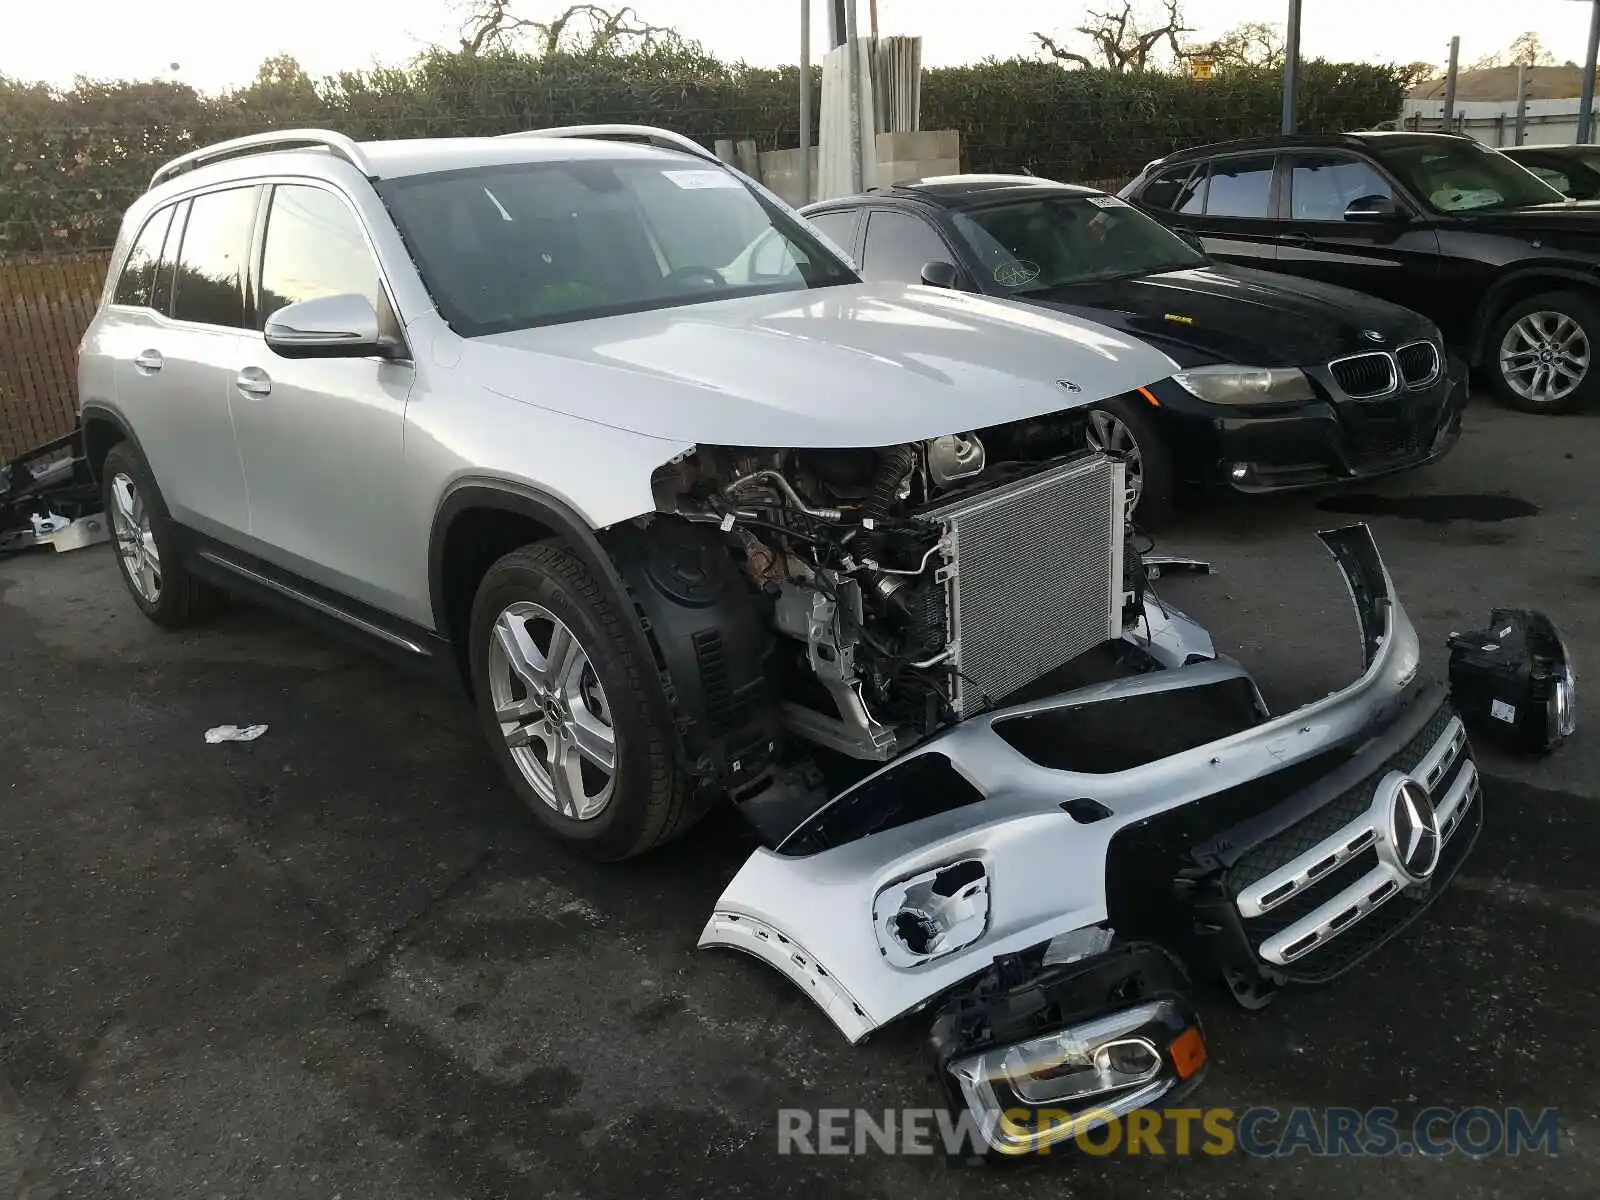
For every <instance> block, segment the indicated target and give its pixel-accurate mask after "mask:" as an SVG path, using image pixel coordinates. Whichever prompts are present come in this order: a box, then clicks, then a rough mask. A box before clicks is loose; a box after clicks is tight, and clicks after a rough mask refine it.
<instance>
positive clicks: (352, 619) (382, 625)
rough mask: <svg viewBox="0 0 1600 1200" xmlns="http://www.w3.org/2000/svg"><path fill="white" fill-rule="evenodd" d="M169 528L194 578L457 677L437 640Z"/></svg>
mask: <svg viewBox="0 0 1600 1200" xmlns="http://www.w3.org/2000/svg"><path fill="white" fill-rule="evenodd" d="M169 528H170V530H171V533H172V536H173V540H174V541H175V542H176V543H177V549H178V555H179V557H180V558H181V559H182V560H183V564H184V566H185V567H187V568H188V569H189V571H190V572H191V573H192V574H193V575H194V576H195V577H196V578H199V579H204V580H205V581H206V582H208V583H211V584H214V585H215V586H217V587H219V588H222V589H223V590H224V591H228V592H233V593H237V594H239V595H244V596H248V597H249V598H250V599H252V600H255V601H258V602H259V603H261V604H262V605H263V606H265V607H268V608H272V609H275V610H277V611H278V612H281V613H284V614H286V615H288V616H291V617H295V618H298V619H301V620H305V621H308V622H309V623H311V624H313V625H315V626H317V627H319V628H320V629H322V630H324V631H325V632H329V633H332V634H334V635H335V636H337V637H338V638H340V640H342V641H346V642H349V643H352V644H354V645H356V646H359V647H361V648H363V649H366V650H369V651H376V652H377V653H378V654H380V655H381V656H382V657H384V658H386V659H388V660H389V661H391V662H395V663H399V664H401V665H403V666H406V667H409V668H411V669H413V670H421V671H422V672H423V673H425V674H429V675H437V676H442V677H444V678H449V679H454V678H456V677H457V676H456V673H455V654H454V649H453V647H452V646H451V645H450V643H449V642H448V641H446V640H445V639H443V638H441V637H439V635H438V634H435V633H433V632H431V631H430V630H427V629H424V628H422V627H421V626H420V625H415V624H413V623H411V622H409V621H406V620H404V619H403V618H401V617H397V616H395V615H394V614H392V613H387V612H384V611H383V610H381V609H378V608H374V607H373V606H372V605H369V604H365V603H362V602H361V601H359V600H354V599H351V598H350V597H349V596H345V595H343V594H342V593H339V592H336V591H334V590H333V589H331V588H328V587H325V586H323V585H321V584H318V583H315V582H313V581H312V580H309V579H306V578H304V577H303V576H300V575H297V574H296V573H294V572H292V571H288V570H285V569H284V568H282V567H279V566H276V565H274V564H272V563H269V562H266V561H264V560H263V559H260V558H258V557H256V556H255V555H253V554H249V553H246V552H245V551H242V550H239V549H237V548H236V547H233V546H230V545H228V544H226V543H224V542H221V541H219V540H217V539H216V538H213V537H211V536H209V535H207V534H204V533H201V532H199V531H198V530H195V529H193V528H191V527H190V526H187V525H183V524H180V523H179V522H177V521H173V522H171V523H170V525H169Z"/></svg>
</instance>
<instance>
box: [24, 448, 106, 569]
mask: <svg viewBox="0 0 1600 1200" xmlns="http://www.w3.org/2000/svg"><path fill="white" fill-rule="evenodd" d="M82 448H83V439H82V436H81V434H80V433H79V432H78V431H74V432H72V433H69V434H65V435H63V436H62V437H58V438H52V439H51V440H50V441H48V442H45V443H44V444H43V445H40V446H36V447H34V448H33V449H32V450H29V451H28V452H27V453H25V454H20V455H18V456H17V457H16V458H14V459H12V460H11V461H10V462H9V463H5V464H3V465H0V554H5V553H11V552H15V551H20V550H25V549H28V548H30V547H33V546H51V547H53V548H54V549H56V550H57V551H65V550H77V549H80V548H82V547H84V546H90V545H95V544H97V543H99V542H103V541H106V540H107V539H108V537H109V536H110V535H109V533H108V531H107V528H106V522H105V521H104V519H103V518H102V517H101V515H100V508H101V506H100V491H99V488H98V487H97V486H96V484H95V481H94V473H93V471H91V470H90V469H89V464H88V462H87V461H86V460H85V459H84V457H83V454H82Z"/></svg>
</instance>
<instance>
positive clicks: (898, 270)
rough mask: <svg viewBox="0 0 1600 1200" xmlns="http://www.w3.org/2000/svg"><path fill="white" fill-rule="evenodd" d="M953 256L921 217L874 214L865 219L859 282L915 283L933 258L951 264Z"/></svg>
mask: <svg viewBox="0 0 1600 1200" xmlns="http://www.w3.org/2000/svg"><path fill="white" fill-rule="evenodd" d="M954 257H955V256H954V255H953V254H952V253H951V252H950V248H949V247H948V246H946V245H945V244H944V239H943V238H941V237H940V236H939V235H938V233H936V232H935V231H934V228H933V226H932V225H929V224H928V223H927V222H926V221H924V220H923V219H922V218H921V217H913V216H911V215H909V214H908V213H899V212H874V213H872V214H871V215H869V216H868V217H867V247H866V252H865V253H864V254H863V255H862V258H863V259H864V260H865V261H863V262H862V264H861V276H862V278H863V279H871V280H897V281H899V282H900V283H916V282H917V281H918V280H919V279H921V278H922V268H923V267H924V266H926V265H927V264H928V263H930V262H932V261H934V260H935V259H941V260H943V261H944V262H952V261H954Z"/></svg>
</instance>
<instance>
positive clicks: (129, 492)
mask: <svg viewBox="0 0 1600 1200" xmlns="http://www.w3.org/2000/svg"><path fill="white" fill-rule="evenodd" d="M111 531H112V535H113V536H114V537H115V539H116V543H117V558H118V560H119V561H120V562H121V564H122V572H123V574H124V575H126V576H127V577H128V582H129V583H130V584H131V585H132V586H133V590H134V591H135V592H137V593H138V594H139V598H140V599H142V600H143V601H144V602H145V603H146V604H158V603H160V601H161V554H160V552H159V551H157V549H156V537H155V532H154V531H153V530H152V529H151V527H150V512H149V509H148V508H147V507H146V505H145V502H144V497H143V496H141V495H140V494H139V485H138V484H137V483H136V482H134V479H133V477H132V476H131V475H127V474H122V473H118V474H117V475H114V476H112V479H111Z"/></svg>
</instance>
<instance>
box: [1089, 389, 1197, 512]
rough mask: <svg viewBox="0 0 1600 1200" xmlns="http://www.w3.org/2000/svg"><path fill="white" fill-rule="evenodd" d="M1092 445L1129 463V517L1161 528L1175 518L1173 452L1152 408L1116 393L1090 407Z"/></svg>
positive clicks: (1175, 478)
mask: <svg viewBox="0 0 1600 1200" xmlns="http://www.w3.org/2000/svg"><path fill="white" fill-rule="evenodd" d="M1088 437H1089V446H1090V448H1091V449H1093V450H1101V451H1105V452H1107V453H1112V454H1121V455H1123V456H1124V458H1125V459H1126V462H1127V472H1128V474H1127V481H1128V516H1129V517H1130V518H1131V519H1132V520H1133V521H1134V523H1135V524H1137V525H1140V526H1143V527H1145V528H1147V529H1156V528H1159V527H1160V526H1161V525H1163V524H1165V523H1166V522H1167V521H1169V520H1170V519H1171V518H1172V513H1173V509H1174V507H1175V501H1176V497H1177V490H1178V478H1177V472H1176V471H1175V470H1174V469H1173V465H1172V452H1171V450H1169V449H1168V447H1167V443H1166V439H1165V438H1164V437H1163V436H1162V434H1161V429H1160V428H1159V426H1158V424H1157V422H1156V421H1155V420H1154V419H1153V418H1152V417H1151V416H1150V410H1149V409H1148V408H1146V407H1145V406H1144V405H1143V404H1142V403H1141V402H1139V401H1136V400H1131V399H1129V398H1128V397H1126V396H1115V397H1113V398H1112V399H1110V400H1105V401H1102V402H1101V403H1099V404H1097V405H1095V407H1094V408H1092V409H1090V410H1089V430H1088Z"/></svg>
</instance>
